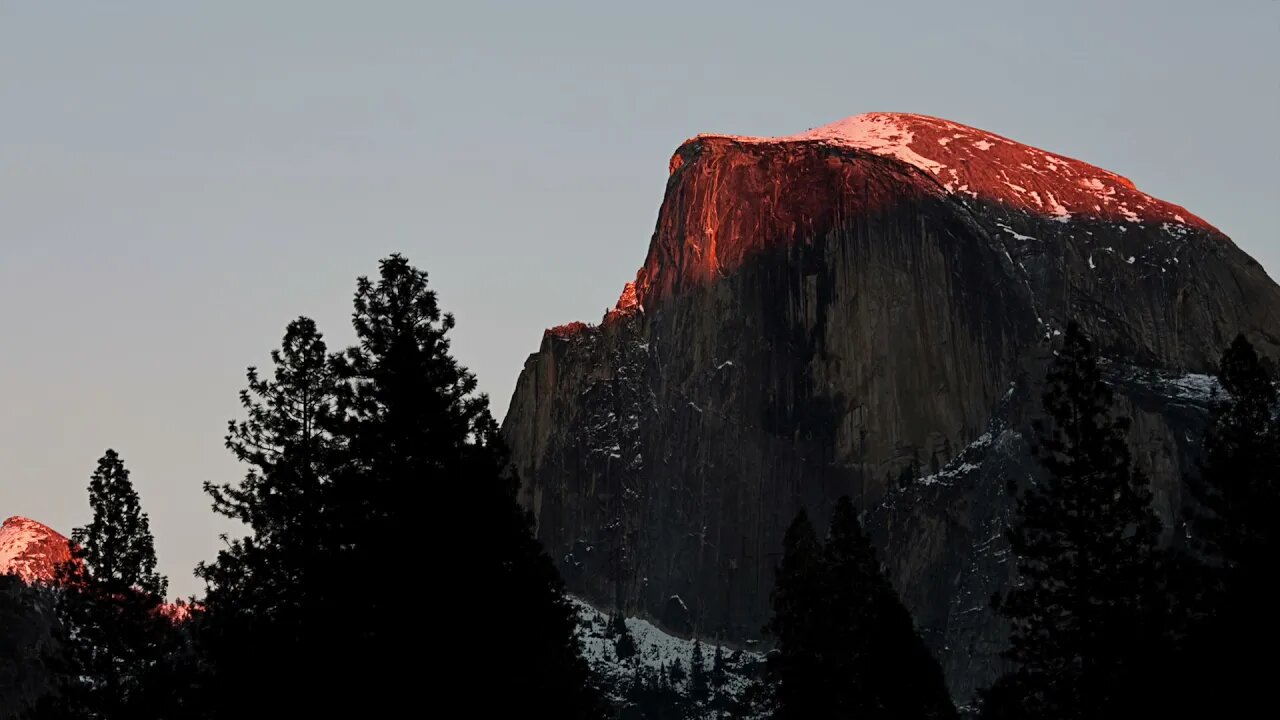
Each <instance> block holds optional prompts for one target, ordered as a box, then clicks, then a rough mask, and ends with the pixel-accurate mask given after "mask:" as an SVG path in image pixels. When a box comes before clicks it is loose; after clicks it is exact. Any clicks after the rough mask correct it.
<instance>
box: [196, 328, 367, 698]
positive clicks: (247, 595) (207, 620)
mask: <svg viewBox="0 0 1280 720" xmlns="http://www.w3.org/2000/svg"><path fill="white" fill-rule="evenodd" d="M271 360H272V365H273V366H274V367H273V369H272V371H271V373H270V374H269V375H268V376H266V377H263V376H262V375H260V374H259V372H258V370H257V369H256V368H249V370H248V372H247V377H248V387H247V388H246V389H245V390H243V391H241V393H240V402H241V405H242V406H243V407H244V413H245V416H244V418H243V419H241V420H239V421H234V420H233V421H231V422H230V423H229V424H228V432H227V438H226V444H227V448H228V449H229V450H231V451H232V453H233V454H234V455H235V456H236V458H237V459H238V460H239V461H240V462H242V463H244V464H246V465H248V466H249V470H248V472H247V473H246V475H245V477H244V479H243V480H241V481H240V482H239V483H236V484H221V485H219V484H213V483H205V491H206V492H208V493H209V495H210V496H211V497H212V499H213V507H214V510H215V511H216V512H218V513H220V514H222V515H224V516H226V517H228V518H231V519H234V520H238V521H240V522H241V523H243V524H244V525H245V526H246V528H247V530H248V533H247V535H246V536H245V537H243V538H239V539H236V540H232V541H230V542H228V544H227V547H226V548H225V549H223V550H222V551H221V552H219V554H218V557H217V559H216V560H215V561H213V562H212V563H207V564H203V563H202V564H201V565H200V567H199V568H198V569H197V575H199V576H200V577H202V578H203V579H204V580H205V582H206V584H207V591H206V598H205V601H204V612H203V613H202V614H201V617H200V618H199V619H200V623H199V625H200V631H201V632H200V637H201V640H202V642H201V647H202V649H203V652H204V654H205V656H206V657H205V661H206V664H207V665H208V666H209V667H211V668H213V670H214V676H213V677H212V678H211V679H210V680H209V681H208V683H207V684H208V685H209V687H210V690H211V692H210V693H209V696H208V697H207V698H205V699H204V702H205V703H206V704H208V705H210V706H211V712H212V714H213V715H214V716H215V717H242V716H243V715H244V713H246V712H282V711H285V710H286V709H287V710H289V711H291V712H302V713H306V712H308V711H312V710H321V709H331V708H332V706H331V705H328V704H326V703H327V702H328V698H326V696H325V694H324V693H316V692H312V691H311V690H310V689H311V688H316V687H320V688H324V687H332V683H331V682H329V678H330V676H331V675H332V676H335V677H336V676H338V675H340V674H341V672H342V670H341V667H342V664H343V658H341V657H339V656H337V655H335V653H334V652H333V651H334V649H335V647H336V646H335V645H334V644H332V643H330V642H329V641H328V639H327V638H328V637H329V635H330V631H331V630H332V628H333V626H334V625H335V621H334V617H335V610H336V608H337V605H336V604H335V599H334V597H333V591H332V589H331V588H332V587H333V586H335V585H337V584H339V583H343V582H346V580H345V579H342V578H338V577H337V576H336V575H334V573H333V572H332V571H331V568H332V567H333V561H334V557H335V552H336V551H335V547H336V544H337V543H338V542H339V536H338V535H337V534H336V533H335V531H334V528H332V527H330V525H329V522H330V518H329V514H330V512H331V510H332V506H333V497H332V495H333V491H332V482H333V474H334V468H335V467H336V466H337V465H338V464H339V463H340V462H341V451H342V444H341V441H340V439H338V438H336V437H335V436H334V434H333V428H334V425H335V416H334V413H335V408H336V400H337V396H338V389H339V385H340V381H339V380H338V379H337V377H336V376H335V374H334V372H333V368H332V363H331V359H330V356H329V354H328V351H327V348H326V345H325V342H324V339H323V337H322V336H321V334H320V333H319V331H318V330H317V329H316V325H315V323H314V322H313V321H312V320H310V319H309V318H305V317H303V318H298V319H297V320H294V321H293V322H291V323H290V324H289V326H288V327H287V329H286V331H285V335H284V338H283V340H282V342H281V346H280V349H278V350H275V351H273V352H272V353H271ZM313 702H314V705H311V704H310V703H313Z"/></svg>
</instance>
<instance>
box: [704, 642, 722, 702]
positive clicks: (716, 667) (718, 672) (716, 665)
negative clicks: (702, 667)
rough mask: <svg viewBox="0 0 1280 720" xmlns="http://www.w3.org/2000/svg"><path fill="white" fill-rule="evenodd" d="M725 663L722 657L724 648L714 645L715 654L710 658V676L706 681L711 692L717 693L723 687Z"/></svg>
mask: <svg viewBox="0 0 1280 720" xmlns="http://www.w3.org/2000/svg"><path fill="white" fill-rule="evenodd" d="M725 662H726V660H725V656H724V646H723V645H716V652H715V654H714V655H712V656H711V675H710V676H709V677H708V681H709V684H710V685H711V688H712V689H713V690H716V691H717V692H718V691H719V690H720V688H722V687H724V681H725V676H724V669H725V668H724V665H725Z"/></svg>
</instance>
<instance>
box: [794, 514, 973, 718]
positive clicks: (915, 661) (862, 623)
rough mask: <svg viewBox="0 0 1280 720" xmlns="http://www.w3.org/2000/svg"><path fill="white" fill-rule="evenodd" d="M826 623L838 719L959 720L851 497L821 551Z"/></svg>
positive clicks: (824, 674) (829, 691)
mask: <svg viewBox="0 0 1280 720" xmlns="http://www.w3.org/2000/svg"><path fill="white" fill-rule="evenodd" d="M822 607H823V610H822V613H821V616H822V620H823V623H824V626H825V632H824V633H822V634H821V635H819V641H820V644H819V646H818V648H816V649H815V654H816V655H817V656H818V657H820V658H821V667H820V669H819V676H820V677H821V678H822V681H823V683H824V684H825V685H826V687H825V688H824V689H823V694H824V695H826V696H829V697H831V698H832V704H833V708H834V709H833V714H832V715H831V716H833V717H834V716H839V717H857V718H884V719H885V720H889V719H891V718H893V719H899V720H911V719H913V718H954V717H955V715H956V712H955V706H954V705H953V704H952V702H951V698H950V695H949V694H948V691H947V687H946V683H945V682H944V680H943V677H942V669H941V668H940V667H939V666H938V663H937V661H936V660H934V658H933V656H932V655H931V654H930V652H929V649H928V648H927V647H926V646H925V644H924V641H923V640H921V639H920V636H919V635H918V634H917V633H916V629H915V623H914V621H913V620H912V618H911V614H910V612H908V611H907V609H906V607H904V606H903V605H902V602H901V601H900V600H899V599H898V596H897V593H896V592H895V591H894V589H893V586H892V585H891V584H890V583H889V580H888V578H887V577H885V575H884V573H883V571H882V569H881V567H880V562H879V560H877V559H876V552H875V548H874V547H873V546H872V544H871V540H870V539H869V538H868V537H867V535H866V533H864V532H863V530H862V524H861V523H860V522H859V521H858V515H857V511H856V510H855V509H854V507H853V502H852V501H851V500H850V499H849V498H848V497H842V498H840V500H839V501H837V503H836V508H835V512H834V513H833V514H832V518H831V528H830V532H829V533H828V536H827V542H826V545H825V547H824V548H823V568H822Z"/></svg>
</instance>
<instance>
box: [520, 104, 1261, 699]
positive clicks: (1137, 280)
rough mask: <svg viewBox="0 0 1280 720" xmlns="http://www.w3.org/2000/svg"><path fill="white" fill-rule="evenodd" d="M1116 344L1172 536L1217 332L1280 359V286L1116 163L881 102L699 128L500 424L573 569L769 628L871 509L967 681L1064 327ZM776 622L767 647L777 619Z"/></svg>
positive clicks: (917, 606)
mask: <svg viewBox="0 0 1280 720" xmlns="http://www.w3.org/2000/svg"><path fill="white" fill-rule="evenodd" d="M1069 319H1075V320H1078V321H1080V322H1081V323H1082V324H1083V325H1084V326H1085V328H1086V329H1087V330H1088V332H1089V333H1090V334H1092V335H1093V336H1094V338H1095V340H1096V341H1097V342H1098V344H1099V347H1100V348H1101V350H1102V351H1103V353H1104V354H1105V355H1106V357H1107V358H1108V359H1109V361H1110V362H1109V369H1110V373H1111V377H1112V380H1113V382H1114V383H1115V385H1116V387H1117V388H1118V390H1119V391H1120V392H1119V396H1120V399H1121V403H1122V405H1123V407H1124V409H1125V410H1126V411H1128V412H1130V413H1132V414H1133V415H1134V417H1135V423H1134V426H1133V441H1134V443H1135V448H1136V451H1137V454H1138V457H1139V459H1140V462H1142V463H1143V464H1144V465H1145V466H1146V467H1147V468H1148V469H1149V470H1150V471H1151V472H1152V474H1153V476H1154V478H1155V480H1154V482H1155V485H1156V495H1157V497H1156V501H1157V504H1158V506H1159V507H1158V509H1159V510H1160V512H1161V513H1162V514H1163V515H1164V517H1165V518H1166V520H1167V521H1168V524H1169V525H1170V527H1172V524H1173V523H1172V521H1173V518H1175V517H1177V509H1178V507H1179V505H1180V503H1181V502H1182V493H1181V490H1180V487H1181V485H1180V479H1179V478H1180V476H1181V473H1182V471H1183V469H1184V468H1186V467H1187V466H1188V462H1189V460H1190V458H1191V455H1190V453H1191V452H1192V447H1191V445H1192V444H1193V440H1194V435H1195V432H1196V431H1197V429H1198V427H1199V426H1200V425H1202V424H1203V421H1204V410H1205V408H1206V407H1207V404H1208V402H1209V395H1210V393H1211V391H1212V382H1211V381H1210V380H1209V378H1208V377H1207V376H1205V375H1204V373H1209V372H1211V369H1212V367H1213V364H1214V363H1215V361H1216V359H1217V357H1218V356H1219V354H1220V352H1221V350H1222V349H1223V348H1224V347H1225V346H1226V345H1227V344H1228V343H1229V342H1230V340H1231V339H1232V338H1233V337H1234V336H1235V335H1236V334H1237V333H1240V332H1244V333H1245V334H1246V335H1248V336H1249V337H1250V338H1251V339H1252V340H1253V341H1254V342H1255V343H1256V344H1257V345H1258V346H1259V347H1260V349H1261V350H1262V351H1263V352H1264V353H1267V354H1269V355H1272V356H1275V355H1276V354H1277V350H1280V338H1278V337H1277V336H1276V335H1274V334H1273V332H1274V329H1275V328H1280V288H1277V286H1276V285H1275V283H1273V282H1272V281H1271V279H1270V278H1268V277H1267V275H1266V273H1265V272H1264V271H1263V269H1262V268H1261V267H1260V266H1259V265H1258V264H1257V263H1256V262H1255V261H1254V260H1252V259H1251V258H1249V257H1248V256H1247V255H1245V254H1244V253H1243V252H1242V251H1241V250H1239V249H1238V248H1237V247H1236V246H1235V245H1234V244H1233V243H1232V242H1231V241H1230V240H1229V239H1228V238H1227V237H1226V236H1224V235H1223V234H1222V233H1220V232H1219V231H1217V230H1216V229H1214V228H1213V227H1212V226H1211V225H1209V224H1208V223H1206V222H1205V221H1203V220H1201V219H1200V218H1197V217H1196V216H1194V215H1192V214H1191V213H1189V212H1187V211H1186V210H1184V209H1182V208H1180V207H1178V206H1175V205H1172V204H1169V203H1165V202H1163V201H1160V200H1157V199H1155V198H1152V197H1150V196H1148V195H1146V194H1144V193H1142V192H1140V191H1139V190H1137V189H1136V187H1135V186H1134V185H1133V183H1131V182H1129V181H1128V180H1126V179H1124V178H1122V177H1120V176H1118V175H1115V174H1114V173H1110V172H1107V171H1105V170H1101V169H1099V168H1095V167H1093V166H1091V165H1088V164H1085V163H1082V162H1079V161H1076V160H1071V159H1069V158H1064V157H1061V156H1058V155H1054V154H1052V153H1046V152H1043V151H1041V150H1037V149H1034V148H1030V147H1027V146H1025V145H1021V144H1018V143H1015V142H1013V141H1011V140H1008V139H1005V138H1002V137H999V136H996V135H993V134H990V133H986V132H983V131H981V130H976V129H974V128H969V127H965V126H962V125H958V124H955V123H951V122H947V121H944V120H939V119H936V118H929V117H924V116H919V115H902V114H883V113H880V114H872V115H862V116H857V117H854V118H849V119H848V120H844V121H841V122H838V123H835V124H833V125H829V126H826V127H824V128H819V129H817V130H814V131H811V132H809V133H805V134H802V135H797V136H792V137H786V138H743V137H732V136H715V135H709V136H699V137H696V138H693V139H691V140H689V141H687V142H686V143H684V144H683V145H682V146H681V147H680V148H679V149H678V150H677V151H676V153H675V156H674V157H673V158H672V160H671V176H670V178H669V180H668V182H667V189H666V196H665V199H664V201H663V204H662V208H661V211H660V213H659V216H658V222H657V228H656V231H655V233H654V235H653V238H652V240H651V243H650V246H649V252H648V256H647V258H646V259H645V262H644V265H643V267H642V268H641V269H640V271H639V273H638V274H637V277H636V280H635V282H634V283H629V284H628V285H627V287H626V288H625V289H624V292H623V294H622V298H621V299H620V300H619V302H618V305H617V307H616V308H615V309H614V310H613V311H611V312H609V313H608V314H607V315H606V316H605V317H604V318H603V320H602V321H601V323H600V324H599V325H586V324H583V323H573V324H570V325H564V326H560V327H557V328H553V329H551V330H548V331H547V333H546V334H545V335H544V337H543V341H542V346H541V348H540V349H539V351H538V352H537V353H535V354H533V355H532V356H530V358H529V359H528V361H527V362H526V364H525V368H524V371H523V373H522V374H521V377H520V380H519V382H518V384H517V387H516V390H515V394H514V395H513V397H512V401H511V405H510V409H509V411H508V414H507V417H506V419H505V421H504V426H503V429H504V433H505V435H506V437H507V440H508V442H509V444H510V446H511V448H512V453H513V459H514V461H515V463H516V467H517V469H518V470H519V472H520V475H521V480H522V488H521V497H522V501H523V502H524V503H526V504H527V506H528V507H529V508H530V509H531V510H532V511H533V512H534V515H535V517H536V519H537V524H538V534H539V537H540V538H541V539H542V541H543V542H544V543H546V545H547V547H548V549H549V550H550V551H551V553H552V554H553V556H554V557H556V558H557V559H558V560H559V561H560V563H561V570H562V571H563V573H564V574H565V577H566V579H567V581H568V583H569V585H570V587H571V588H572V589H573V590H574V591H576V592H578V593H582V594H584V595H585V596H587V597H588V598H591V599H593V600H595V601H596V602H598V603H603V604H606V605H617V606H621V607H622V608H623V609H624V610H626V611H628V612H634V613H641V614H644V615H647V616H648V617H651V618H654V619H655V620H658V621H660V622H661V623H663V625H664V626H665V627H667V628H668V629H672V630H676V631H680V632H697V633H698V634H700V635H704V636H711V637H721V638H725V639H727V640H730V641H733V642H738V643H749V642H753V641H756V640H759V639H761V638H760V632H761V631H760V628H761V626H762V625H763V624H764V622H765V621H766V620H767V617H768V604H769V591H770V589H771V587H772V582H773V567H774V565H775V563H776V561H777V555H778V551H779V549H780V547H781V539H782V535H783V531H784V530H785V527H786V525H787V524H788V523H789V522H790V520H791V519H792V518H793V517H794V515H795V513H796V511H797V510H798V509H799V508H801V507H807V508H808V509H809V511H810V514H811V516H813V517H815V518H818V519H820V521H821V520H824V519H825V518H826V517H827V516H828V514H829V512H830V510H831V507H832V505H833V503H834V501H835V500H836V499H837V498H838V497H839V496H841V495H845V494H848V495H851V496H852V497H853V498H854V500H855V502H856V503H858V504H859V506H860V508H861V510H862V511H863V514H864V518H865V522H866V523H867V525H868V527H869V529H870V531H871V532H872V535H873V537H874V538H875V540H876V541H877V543H878V546H879V548H880V551H881V554H882V558H883V560H884V562H885V564H886V566H887V567H888V569H889V571H890V574H891V576H892V578H893V580H894V582H895V585H896V587H897V588H898V590H899V592H900V593H901V595H902V596H903V599H904V601H905V602H906V603H907V605H908V607H910V608H911V609H912V611H913V612H914V614H915V618H916V621H917V623H918V625H919V627H920V629H921V631H922V632H923V633H924V634H925V636H926V638H927V639H928V640H929V641H930V642H931V643H932V645H933V647H934V648H935V649H936V650H937V652H938V654H939V657H940V658H941V660H942V662H943V666H944V669H945V670H946V672H947V676H948V680H949V682H950V684H951V687H952V691H953V693H954V695H955V696H956V698H957V700H960V701H966V700H968V699H969V698H970V697H971V696H972V694H973V691H974V690H975V689H976V688H978V687H982V686H983V685H985V684H986V683H987V682H989V680H990V679H991V678H992V677H993V676H994V674H995V673H996V672H998V670H999V668H1000V666H999V660H998V653H999V651H1000V650H1001V649H1002V648H1003V645H1004V634H1005V630H1004V628H1002V627H1001V625H1000V622H999V621H998V619H997V618H996V617H995V616H994V614H993V613H992V612H991V610H990V607H989V600H990V597H991V595H992V593H994V592H996V591H998V590H999V589H1001V588H1003V587H1004V586H1005V585H1006V584H1007V583H1008V581H1009V575H1010V567H1009V562H1008V556H1007V548H1006V547H1005V545H1004V540H1003V537H1002V532H1003V529H1004V528H1005V526H1006V523H1007V518H1008V514H1009V511H1010V502H1009V498H1008V497H1007V495H1006V488H1007V486H1008V483H1009V481H1013V482H1015V483H1026V482H1028V481H1029V480H1030V479H1031V478H1032V477H1033V476H1034V475H1035V473H1037V472H1038V468H1037V467H1036V463H1035V462H1034V460H1032V459H1031V454H1030V450H1029V446H1028V442H1027V438H1028V437H1029V425H1030V421H1031V420H1032V419H1033V418H1034V417H1035V415H1036V413H1037V412H1038V408H1039V400H1038V399H1039V394H1040V384H1041V379H1042V377H1043V370H1044V365H1045V363H1046V361H1047V358H1048V357H1049V353H1050V352H1051V349H1050V348H1051V343H1052V341H1053V339H1054V337H1055V336H1056V335H1057V334H1058V333H1059V332H1060V331H1061V329H1062V328H1063V327H1064V326H1065V324H1066V323H1067V321H1068V320H1069ZM764 641H765V642H767V639H764Z"/></svg>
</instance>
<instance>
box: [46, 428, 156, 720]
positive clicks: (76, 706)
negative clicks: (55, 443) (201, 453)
mask: <svg viewBox="0 0 1280 720" xmlns="http://www.w3.org/2000/svg"><path fill="white" fill-rule="evenodd" d="M89 505H90V507H91V508H92V509H93V520H92V521H91V522H90V523H89V525H87V526H85V527H82V528H76V530H75V531H74V532H73V533H72V540H71V554H72V559H71V560H70V561H68V562H67V563H66V564H65V565H64V566H63V567H62V568H60V570H59V573H60V576H61V580H62V586H63V590H62V594H61V597H60V598H59V599H58V623H59V638H60V640H61V644H62V648H63V652H62V653H61V654H60V656H59V658H60V662H61V664H62V667H61V668H60V669H61V671H62V672H61V678H60V682H59V688H58V692H57V693H56V694H55V695H51V696H49V697H47V698H46V699H45V701H44V702H43V703H42V704H41V706H40V708H39V710H38V712H37V713H36V715H37V717H41V718H64V717H76V718H94V719H99V718H100V719H104V720H114V719H116V718H121V719H125V718H128V719H131V720H143V719H146V718H162V717H165V716H166V715H168V714H169V711H170V708H169V707H168V705H167V703H168V702H169V700H170V698H169V697H168V693H169V692H170V691H171V688H161V687H157V685H158V683H151V682H150V681H151V680H152V679H153V678H156V677H160V676H162V675H163V673H164V671H165V668H166V656H167V655H168V654H169V653H170V652H171V651H172V643H173V641H174V637H175V636H174V632H173V627H172V624H171V623H170V622H169V620H168V619H167V618H166V617H165V616H164V615H163V614H162V613H161V612H160V609H161V605H162V604H163V602H164V593H165V589H166V587H167V583H166V581H165V579H164V577H162V576H161V575H159V574H158V573H157V572H156V553H155V543H154V539H153V538H152V535H151V529H150V526H149V523H148V520H147V515H146V514H145V513H144V512H142V507H141V504H140V502H139V500H138V493H137V492H136V491H135V490H134V488H133V483H132V482H131V481H130V479H129V471H128V470H127V469H125V466H124V463H123V462H122V461H121V460H120V457H119V456H118V455H117V454H116V452H115V451H114V450H108V451H107V452H106V454H105V455H103V457H102V459H100V460H99V461H98V468H97V470H96V471H95V472H94V473H93V477H92V478H91V479H90V482H89Z"/></svg>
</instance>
